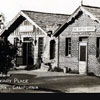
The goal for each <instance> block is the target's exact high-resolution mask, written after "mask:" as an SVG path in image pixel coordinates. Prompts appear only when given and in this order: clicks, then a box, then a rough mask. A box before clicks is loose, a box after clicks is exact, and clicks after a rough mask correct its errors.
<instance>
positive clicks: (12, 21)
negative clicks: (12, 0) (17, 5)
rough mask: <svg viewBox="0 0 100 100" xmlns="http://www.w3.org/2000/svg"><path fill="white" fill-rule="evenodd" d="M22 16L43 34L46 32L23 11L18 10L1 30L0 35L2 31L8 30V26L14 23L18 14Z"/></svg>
mask: <svg viewBox="0 0 100 100" xmlns="http://www.w3.org/2000/svg"><path fill="white" fill-rule="evenodd" d="M21 15H22V16H23V17H25V18H26V19H27V20H28V21H29V22H30V23H31V24H32V25H35V26H36V27H37V28H39V29H40V30H41V31H42V32H43V33H44V34H45V35H47V33H46V32H45V31H44V30H43V29H42V28H41V27H39V26H38V25H37V24H36V23H35V22H34V21H33V20H32V19H30V18H29V17H28V16H27V15H26V14H25V13H23V12H22V11H20V12H19V13H18V14H17V15H16V16H15V17H14V18H13V19H12V20H11V21H10V22H9V24H8V25H7V26H6V27H5V28H4V29H3V30H2V31H1V35H2V34H3V32H4V31H6V30H8V28H9V27H10V26H11V25H12V24H13V23H14V21H15V20H16V19H17V18H18V17H19V16H21Z"/></svg>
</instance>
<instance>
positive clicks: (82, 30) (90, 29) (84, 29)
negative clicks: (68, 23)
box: [72, 27, 96, 32]
mask: <svg viewBox="0 0 100 100" xmlns="http://www.w3.org/2000/svg"><path fill="white" fill-rule="evenodd" d="M95 30H96V28H95V27H73V29H72V31H73V32H89V31H90V32H92V31H95Z"/></svg>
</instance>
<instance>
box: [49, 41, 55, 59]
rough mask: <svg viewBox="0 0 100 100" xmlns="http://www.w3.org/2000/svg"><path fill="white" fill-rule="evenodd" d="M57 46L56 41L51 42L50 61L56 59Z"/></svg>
mask: <svg viewBox="0 0 100 100" xmlns="http://www.w3.org/2000/svg"><path fill="white" fill-rule="evenodd" d="M55 46H56V42H55V40H51V41H50V59H54V58H55Z"/></svg>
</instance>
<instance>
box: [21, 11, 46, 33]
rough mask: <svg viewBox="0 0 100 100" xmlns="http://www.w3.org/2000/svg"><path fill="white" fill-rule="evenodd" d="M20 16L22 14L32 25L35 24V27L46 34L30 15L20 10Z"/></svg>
mask: <svg viewBox="0 0 100 100" xmlns="http://www.w3.org/2000/svg"><path fill="white" fill-rule="evenodd" d="M20 13H21V15H22V16H24V17H25V18H26V19H27V20H28V21H29V22H30V23H31V24H32V25H35V26H36V27H37V28H39V29H40V30H41V31H42V32H44V33H45V35H47V33H46V32H45V31H44V30H43V29H42V28H41V27H39V26H38V25H37V24H36V23H35V22H34V21H33V20H32V19H31V18H30V17H28V16H27V15H26V14H25V13H24V12H22V11H21V12H20Z"/></svg>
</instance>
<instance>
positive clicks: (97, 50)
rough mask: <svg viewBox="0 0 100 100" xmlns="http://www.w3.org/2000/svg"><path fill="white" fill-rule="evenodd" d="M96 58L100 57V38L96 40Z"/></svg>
mask: <svg viewBox="0 0 100 100" xmlns="http://www.w3.org/2000/svg"><path fill="white" fill-rule="evenodd" d="M96 57H99V38H97V40H96Z"/></svg>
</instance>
